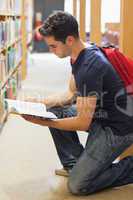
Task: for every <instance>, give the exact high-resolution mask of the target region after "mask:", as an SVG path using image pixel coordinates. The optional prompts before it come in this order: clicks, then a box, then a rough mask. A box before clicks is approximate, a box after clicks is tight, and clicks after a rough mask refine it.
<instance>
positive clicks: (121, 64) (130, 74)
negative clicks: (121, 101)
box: [100, 47, 133, 94]
mask: <svg viewBox="0 0 133 200" xmlns="http://www.w3.org/2000/svg"><path fill="white" fill-rule="evenodd" d="M100 49H101V51H102V52H103V53H104V55H105V56H106V57H107V59H108V60H109V61H110V63H111V64H112V65H113V67H114V68H115V70H116V71H117V72H118V74H119V75H120V77H121V79H122V80H123V81H124V84H125V87H126V89H127V92H128V93H132V94H133V60H131V59H129V58H127V57H126V56H124V55H123V54H122V53H121V52H120V51H119V50H118V49H116V48H101V47H100ZM129 90H130V91H129Z"/></svg>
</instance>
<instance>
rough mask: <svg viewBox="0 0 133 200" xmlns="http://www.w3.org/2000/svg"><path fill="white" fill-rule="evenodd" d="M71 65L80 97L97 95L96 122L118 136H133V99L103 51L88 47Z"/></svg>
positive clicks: (94, 118) (95, 47)
mask: <svg viewBox="0 0 133 200" xmlns="http://www.w3.org/2000/svg"><path fill="white" fill-rule="evenodd" d="M71 65H72V74H73V75H74V78H75V82H76V87H77V92H78V96H82V97H87V96H92V95H96V96H97V106H96V110H95V114H94V117H93V120H97V121H99V122H100V123H101V124H102V126H103V127H106V126H109V127H110V128H111V129H112V130H113V132H114V133H115V134H117V135H126V134H130V133H133V98H132V97H131V96H128V95H127V94H126V90H125V87H124V83H123V81H122V80H121V78H120V76H119V74H118V73H117V72H116V70H115V69H114V67H113V66H112V65H111V64H110V62H109V61H108V60H107V58H106V57H105V55H104V54H103V53H102V52H101V50H100V49H99V48H98V47H97V46H95V45H92V46H89V47H87V48H85V49H83V50H82V51H81V52H80V54H79V56H78V58H77V60H76V61H75V62H74V63H73V64H72V63H71Z"/></svg>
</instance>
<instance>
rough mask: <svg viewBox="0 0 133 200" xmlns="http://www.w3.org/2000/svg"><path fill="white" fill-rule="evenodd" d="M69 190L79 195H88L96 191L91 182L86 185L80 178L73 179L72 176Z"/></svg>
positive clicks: (69, 180)
mask: <svg viewBox="0 0 133 200" xmlns="http://www.w3.org/2000/svg"><path fill="white" fill-rule="evenodd" d="M68 190H69V191H70V192H71V193H72V194H73V195H77V196H86V195H89V194H92V193H94V192H95V191H93V188H92V187H91V183H90V182H88V183H87V185H86V184H84V183H83V182H81V181H80V180H76V179H72V178H71V177H69V179H68Z"/></svg>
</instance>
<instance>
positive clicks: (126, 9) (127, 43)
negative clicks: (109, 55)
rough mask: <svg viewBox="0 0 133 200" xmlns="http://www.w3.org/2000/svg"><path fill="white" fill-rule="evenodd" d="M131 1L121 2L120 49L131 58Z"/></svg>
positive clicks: (132, 39)
mask: <svg viewBox="0 0 133 200" xmlns="http://www.w3.org/2000/svg"><path fill="white" fill-rule="evenodd" d="M132 19H133V0H121V26H120V49H121V51H122V52H123V53H124V54H126V55H127V56H129V57H131V58H133V22H132Z"/></svg>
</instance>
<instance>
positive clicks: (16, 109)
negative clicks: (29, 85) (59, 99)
mask: <svg viewBox="0 0 133 200" xmlns="http://www.w3.org/2000/svg"><path fill="white" fill-rule="evenodd" d="M5 102H6V103H7V106H8V112H9V113H12V114H18V115H22V114H25V115H32V116H36V117H42V118H46V119H56V118H57V117H56V115H55V114H53V113H52V112H47V110H46V106H45V105H44V104H42V103H33V102H26V101H20V100H12V99H5Z"/></svg>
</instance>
